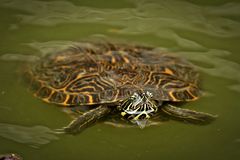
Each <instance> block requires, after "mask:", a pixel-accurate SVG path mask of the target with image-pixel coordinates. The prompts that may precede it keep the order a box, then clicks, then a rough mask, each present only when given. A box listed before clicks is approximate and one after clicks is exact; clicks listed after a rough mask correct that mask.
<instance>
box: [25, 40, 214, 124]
mask: <svg viewBox="0 0 240 160" xmlns="http://www.w3.org/2000/svg"><path fill="white" fill-rule="evenodd" d="M25 75H26V77H27V79H28V80H29V82H30V84H31V88H32V89H33V91H34V95H35V96H36V97H38V98H40V99H42V100H43V101H45V102H47V103H54V104H58V105H62V106H68V107H73V106H90V107H91V106H92V107H93V111H91V112H94V113H91V114H90V115H91V116H93V115H94V114H95V115H96V113H95V112H101V111H102V110H101V108H105V109H106V108H107V109H106V111H105V110H103V111H102V112H103V113H105V112H106V114H107V113H110V110H113V109H114V108H118V110H119V111H120V112H121V115H122V116H124V117H127V119H131V120H133V119H134V120H135V121H137V120H139V119H141V120H143V119H148V118H150V117H151V116H152V115H154V113H156V112H157V111H158V110H159V108H161V109H162V110H163V111H165V112H166V113H167V114H170V115H175V113H174V111H176V109H175V108H171V109H169V108H168V109H165V110H164V107H162V105H161V104H162V102H186V101H194V100H196V99H198V98H199V96H200V89H199V74H198V72H197V71H196V70H195V69H194V68H193V66H192V65H191V64H190V63H189V62H187V61H186V60H184V59H182V58H179V57H175V56H173V55H171V54H168V53H163V52H160V51H157V50H155V49H154V48H151V47H145V46H137V45H127V44H113V43H88V44H87V45H84V46H83V45H81V46H74V47H71V48H68V49H66V50H64V51H60V52H57V53H53V54H50V55H47V56H45V57H43V58H41V59H40V60H39V61H38V62H35V63H34V64H30V65H28V67H27V69H26V72H25ZM140 104H141V106H140ZM96 106H97V107H96ZM98 106H101V107H99V108H100V110H98V109H99V108H98ZM103 106H104V107H103ZM137 106H139V107H137ZM95 110H96V111H95ZM177 110H179V109H177ZM187 111H189V110H186V112H187ZM177 112H178V113H179V112H180V111H177ZM196 113H202V112H193V113H188V114H187V116H186V115H184V114H186V113H185V112H184V113H180V114H179V115H177V116H176V117H180V118H185V116H186V117H187V118H188V119H197V120H198V119H199V118H198V117H196V116H193V117H191V116H190V115H189V114H191V115H192V114H196ZM86 114H87V113H86ZM201 116H203V115H201ZM204 116H205V115H204ZM207 116H208V117H213V116H211V115H210V114H208V115H207ZM98 117H101V116H98ZM205 118H206V116H205ZM97 119H98V118H97ZM81 121H88V120H86V119H85V118H83V119H81ZM75 123H76V122H75ZM78 123H79V122H78ZM81 123H83V122H81ZM71 124H73V123H71ZM78 128H81V127H79V126H78Z"/></svg>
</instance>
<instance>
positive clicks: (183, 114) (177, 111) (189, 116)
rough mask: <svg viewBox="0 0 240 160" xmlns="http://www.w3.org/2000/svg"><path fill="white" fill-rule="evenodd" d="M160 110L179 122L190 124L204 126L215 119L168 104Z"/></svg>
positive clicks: (214, 116) (209, 115) (210, 115)
mask: <svg viewBox="0 0 240 160" xmlns="http://www.w3.org/2000/svg"><path fill="white" fill-rule="evenodd" d="M161 110H162V111H163V112H164V113H166V114H168V115H170V116H173V117H175V118H177V119H179V120H183V121H188V122H191V123H199V124H206V123H209V122H211V121H213V120H214V119H215V118H216V117H217V115H212V114H209V113H203V112H197V111H193V110H189V109H183V108H179V107H175V106H172V105H170V104H168V105H165V106H163V107H162V108H161Z"/></svg>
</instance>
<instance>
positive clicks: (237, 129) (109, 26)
mask: <svg viewBox="0 0 240 160" xmlns="http://www.w3.org/2000/svg"><path fill="white" fill-rule="evenodd" d="M0 35H1V39H0V55H1V56H0V153H9V152H14V153H18V154H20V155H21V156H22V157H24V159H26V160H27V159H34V160H38V159H39V160H40V159H46V160H47V159H49V160H52V159H59V160H60V159H62V160H65V159H81V160H85V159H106V160H107V159H116V160H118V159H125V160H128V159H129V160H133V159H138V160H144V159H168V160H174V159H196V160H197V159H199V160H202V159H216V160H225V159H238V158H237V157H240V125H239V121H240V116H239V115H240V105H239V104H238V102H239V97H240V73H239V72H240V57H239V52H240V45H239V44H240V3H239V1H238V0H214V1H213V0H212V1H211V2H210V1H208V0H197V1H196V0H168V1H165V0H139V1H137V0H122V1H119V0H118V1H117V0H115V1H109V2H107V1H106V0H92V1H89V0H79V1H77V0H71V1H70V0H69V1H66V0H65V1H64V0H62V1H60V0H52V1H47V0H35V1H34V0H21V1H20V0H1V2H0ZM89 39H90V40H91V39H106V40H110V41H112V40H113V41H121V42H133V43H138V44H147V45H152V46H156V47H160V48H162V49H163V50H166V51H171V52H174V53H176V54H179V55H180V56H182V57H185V58H186V59H188V60H189V61H191V62H193V64H194V65H195V66H196V68H198V69H199V71H200V73H201V80H202V88H203V90H204V96H203V97H202V98H200V100H198V101H196V102H192V103H188V104H185V105H184V107H186V108H191V109H195V110H199V111H204V112H209V113H213V114H218V115H219V118H218V119H217V120H216V121H214V122H213V123H211V124H209V125H205V126H199V125H191V124H185V123H181V122H177V121H173V120H170V121H167V122H164V123H162V124H160V125H159V126H152V127H147V128H145V129H139V128H116V127H113V126H110V125H106V124H101V123H100V124H97V125H95V126H93V127H91V128H89V129H87V130H86V131H84V132H83V133H81V134H79V135H76V136H72V135H56V134H54V133H53V129H55V128H61V127H62V126H65V125H67V124H68V123H69V122H70V120H71V118H70V117H69V116H68V115H66V113H64V112H62V110H61V109H59V108H57V107H56V106H54V105H49V104H46V103H43V102H41V101H40V100H38V99H35V98H34V97H33V96H32V94H31V93H30V92H29V91H27V90H26V87H25V86H24V85H22V83H21V81H20V79H21V78H20V77H19V74H18V72H19V69H20V67H21V66H22V65H23V64H24V63H26V60H32V59H34V58H36V56H39V55H43V54H46V53H49V52H51V51H55V50H59V49H61V48H64V47H67V46H68V45H71V44H73V43H77V42H78V41H81V40H89Z"/></svg>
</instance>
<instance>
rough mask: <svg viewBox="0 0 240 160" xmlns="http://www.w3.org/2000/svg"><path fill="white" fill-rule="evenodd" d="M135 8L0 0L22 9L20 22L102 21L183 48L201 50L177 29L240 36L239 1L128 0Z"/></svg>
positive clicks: (64, 2) (220, 35) (37, 0)
mask: <svg viewBox="0 0 240 160" xmlns="http://www.w3.org/2000/svg"><path fill="white" fill-rule="evenodd" d="M131 2H132V3H134V5H135V6H136V7H135V8H122V9H105V8H92V7H87V6H77V5H74V4H73V3H71V2H68V1H52V2H48V1H40V0H36V1H32V0H22V1H18V0H2V3H3V5H4V6H7V7H9V8H13V9H18V10H21V11H25V12H26V14H22V13H21V14H19V15H17V16H18V18H21V23H27V24H37V25H44V26H49V25H50V26H51V25H56V24H61V23H78V22H79V23H92V22H94V23H96V22H97V23H104V24H110V25H116V26H119V27H121V29H119V28H116V29H111V30H109V32H111V31H114V32H116V33H117V32H118V33H119V34H144V33H153V34H155V35H156V36H158V37H159V38H165V39H169V40H171V41H175V42H176V43H177V45H179V46H181V47H184V48H191V49H197V48H198V49H202V48H205V47H204V46H202V45H201V44H199V43H197V42H195V41H193V40H190V39H186V38H184V37H181V36H180V35H179V34H178V32H177V30H176V29H184V30H188V31H191V32H200V33H204V34H207V35H211V36H217V37H236V36H239V35H240V22H239V21H238V20H235V19H233V18H231V17H236V16H240V12H239V10H240V4H239V3H234V2H231V3H226V4H223V5H219V6H198V5H195V4H192V3H190V2H186V1H176V0H169V1H160V2H159V1H156V2H154V1H152V2H148V1H147V0H141V1H137V0H131Z"/></svg>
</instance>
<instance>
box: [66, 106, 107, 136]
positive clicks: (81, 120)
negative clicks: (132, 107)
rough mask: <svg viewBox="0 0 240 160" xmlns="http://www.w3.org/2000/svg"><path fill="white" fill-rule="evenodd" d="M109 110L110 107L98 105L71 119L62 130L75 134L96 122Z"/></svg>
mask: <svg viewBox="0 0 240 160" xmlns="http://www.w3.org/2000/svg"><path fill="white" fill-rule="evenodd" d="M110 112H111V109H110V108H109V107H107V106H105V105H100V106H98V107H97V108H95V109H92V110H90V111H88V112H86V113H84V114H82V115H80V116H79V117H78V118H76V119H75V120H73V121H72V122H71V123H70V124H69V125H68V126H67V127H64V131H65V132H66V133H70V134H77V133H79V132H81V131H83V130H84V129H86V128H87V127H89V126H90V125H92V124H94V123H96V122H97V121H98V120H99V119H101V118H103V117H104V116H106V115H107V114H109V113H110Z"/></svg>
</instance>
